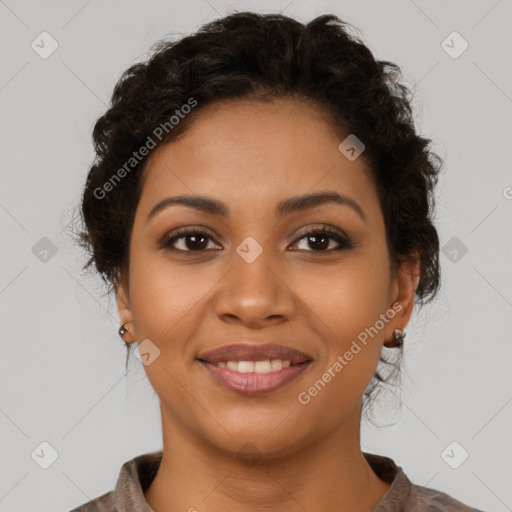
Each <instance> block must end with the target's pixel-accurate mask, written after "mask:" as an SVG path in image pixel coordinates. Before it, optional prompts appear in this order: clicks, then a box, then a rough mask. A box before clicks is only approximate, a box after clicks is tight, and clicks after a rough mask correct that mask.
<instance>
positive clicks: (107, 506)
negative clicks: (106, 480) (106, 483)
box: [70, 491, 116, 512]
mask: <svg viewBox="0 0 512 512" xmlns="http://www.w3.org/2000/svg"><path fill="white" fill-rule="evenodd" d="M98 511H101V512H116V509H115V507H114V491H110V492H107V493H105V494H103V495H101V496H98V497H97V498H95V499H93V500H91V501H88V502H87V503H84V504H83V505H80V506H79V507H77V508H74V509H73V510H70V512H98Z"/></svg>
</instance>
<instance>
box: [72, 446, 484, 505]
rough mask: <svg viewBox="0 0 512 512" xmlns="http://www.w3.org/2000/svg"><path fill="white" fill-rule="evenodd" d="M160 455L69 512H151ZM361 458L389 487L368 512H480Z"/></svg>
mask: <svg viewBox="0 0 512 512" xmlns="http://www.w3.org/2000/svg"><path fill="white" fill-rule="evenodd" d="M162 455H163V452H162V451H158V452H152V453H145V454H143V455H139V456H138V457H135V458H134V459H132V460H129V461H128V462H125V463H124V464H123V466H122V468H121V472H120V473H119V478H118V480H117V484H116V487H115V489H114V490H113V491H110V492H107V493H106V494H103V495H102V496H99V497H98V498H96V499H94V500H92V501H89V502H87V503H84V504H83V505H81V506H79V507H78V508H75V509H73V510H71V511H70V512H135V511H137V512H154V510H153V509H152V508H151V507H150V506H149V504H148V503H147V501H146V500H145V499H144V492H145V491H146V490H147V489H148V488H149V486H150V484H151V482H152V481H153V479H154V478H155V476H156V474H157V472H158V468H159V467H160V462H161V460H162ZM363 455H364V457H365V459H366V460H367V462H368V464H369V465H370V466H371V468H372V469H373V471H374V472H375V473H376V474H377V476H378V477H379V478H380V479H381V480H384V481H386V482H389V483H391V487H390V488H389V489H388V491H387V492H386V494H385V495H384V496H383V497H382V499H381V500H380V501H379V503H378V504H377V505H376V506H375V507H374V508H373V509H372V511H371V512H483V511H482V510H478V509H476V508H471V507H469V506H467V505H464V504H463V503H461V502H460V501H457V500H456V499H454V498H452V497H451V496H449V495H448V494H445V493H444V492H440V491H436V490H435V489H431V488H427V487H422V486H420V485H415V484H413V483H412V482H411V481H410V480H409V478H408V477H407V476H406V474H405V473H404V471H403V469H402V468H401V466H397V465H396V464H395V462H394V461H393V460H392V459H390V458H388V457H383V456H381V455H375V454H372V453H366V452H363ZM311 512H315V511H311Z"/></svg>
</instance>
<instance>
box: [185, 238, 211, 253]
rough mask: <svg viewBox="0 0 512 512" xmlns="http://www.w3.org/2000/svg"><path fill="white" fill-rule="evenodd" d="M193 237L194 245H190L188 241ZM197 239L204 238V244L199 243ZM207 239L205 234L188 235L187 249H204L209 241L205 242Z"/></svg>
mask: <svg viewBox="0 0 512 512" xmlns="http://www.w3.org/2000/svg"><path fill="white" fill-rule="evenodd" d="M191 239H193V240H194V241H193V242H192V246H190V244H189V243H188V242H189V241H190V240H191ZM197 239H199V240H202V241H203V243H202V244H198V243H197ZM205 240H206V237H205V236H204V235H188V236H187V237H186V246H187V249H191V250H194V249H195V250H198V249H199V250H201V249H204V247H205V246H206V245H207V243H206V244H205V243H204V241H205Z"/></svg>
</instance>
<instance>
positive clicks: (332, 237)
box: [294, 228, 354, 252]
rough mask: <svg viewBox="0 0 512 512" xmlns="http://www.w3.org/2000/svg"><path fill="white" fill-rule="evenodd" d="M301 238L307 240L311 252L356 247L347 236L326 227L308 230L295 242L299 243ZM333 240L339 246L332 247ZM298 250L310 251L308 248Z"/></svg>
mask: <svg viewBox="0 0 512 512" xmlns="http://www.w3.org/2000/svg"><path fill="white" fill-rule="evenodd" d="M300 240H305V241H306V242H305V243H306V244H307V245H308V247H310V248H312V250H309V252H334V251H343V250H347V249H352V248H353V247H354V245H353V244H352V242H351V241H350V240H349V239H348V238H347V237H345V236H343V235H341V234H340V233H337V232H336V231H332V230H330V229H325V228H324V229H313V230H310V231H308V232H307V233H305V234H304V235H302V236H301V237H300V238H299V239H298V240H297V241H296V242H295V244H297V243H298V242H299V241H300ZM332 242H335V243H337V244H338V246H337V247H336V246H335V247H331V245H332ZM295 244H294V245H295ZM298 250H306V251H308V249H307V248H306V249H298Z"/></svg>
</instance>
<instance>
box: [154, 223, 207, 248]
mask: <svg viewBox="0 0 512 512" xmlns="http://www.w3.org/2000/svg"><path fill="white" fill-rule="evenodd" d="M208 240H210V241H213V239H212V237H211V236H210V234H209V233H208V232H207V231H205V230H203V229H199V228H181V229H178V230H176V231H175V232H174V233H173V234H172V236H169V235H166V236H165V237H164V238H163V239H162V241H161V242H160V243H159V244H158V245H159V247H160V248H161V249H168V250H170V251H180V252H204V250H205V249H206V248H207V246H208V243H207V241H208ZM176 242H182V244H181V248H178V247H175V244H176Z"/></svg>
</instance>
